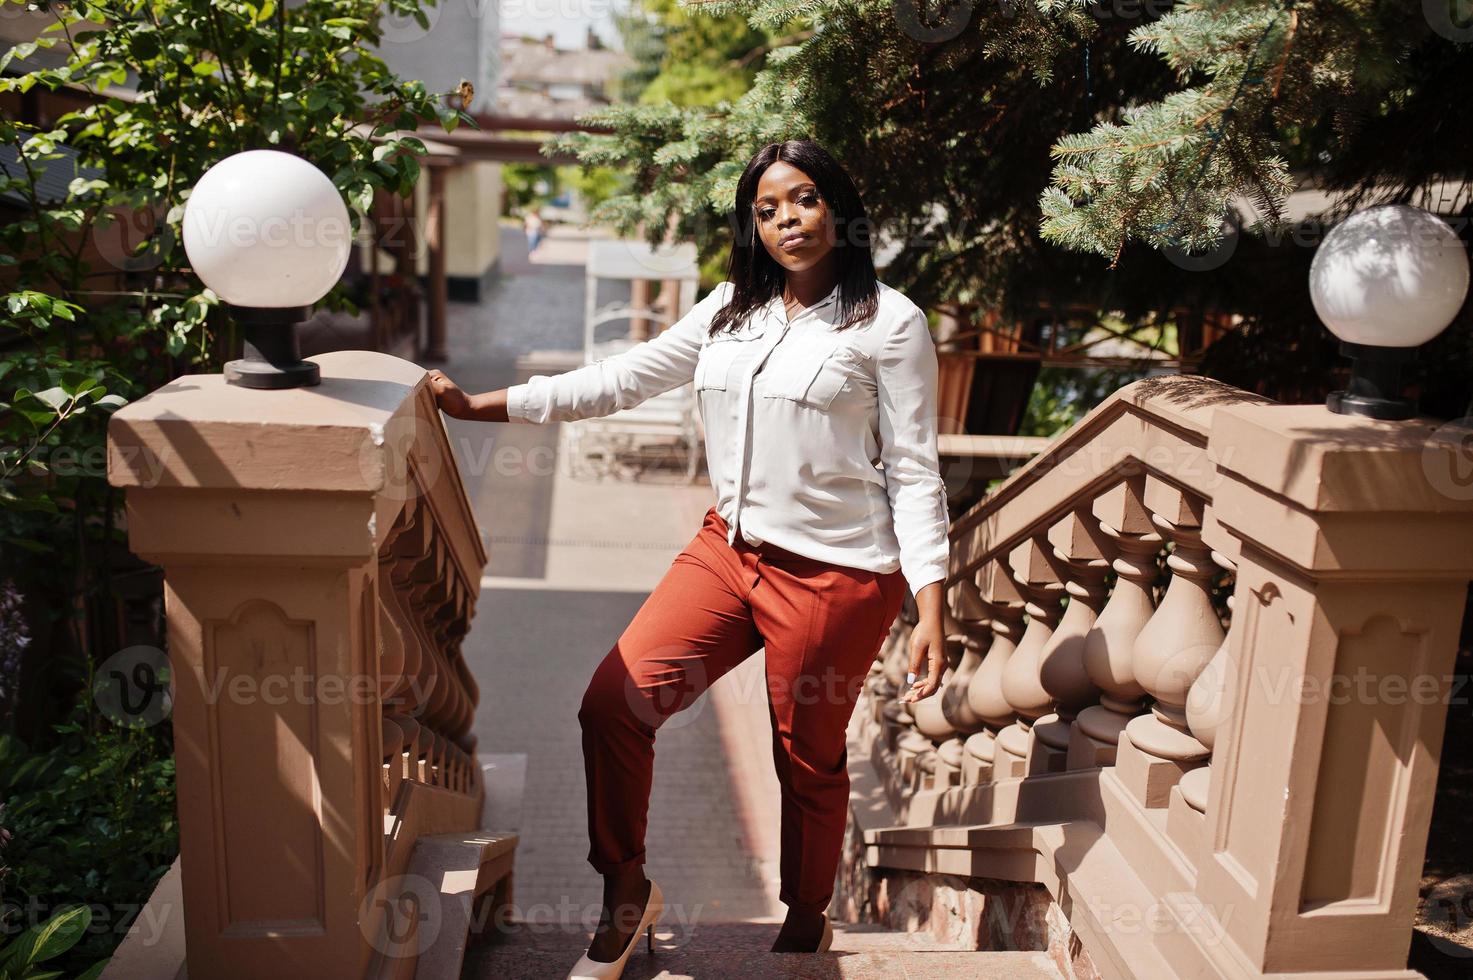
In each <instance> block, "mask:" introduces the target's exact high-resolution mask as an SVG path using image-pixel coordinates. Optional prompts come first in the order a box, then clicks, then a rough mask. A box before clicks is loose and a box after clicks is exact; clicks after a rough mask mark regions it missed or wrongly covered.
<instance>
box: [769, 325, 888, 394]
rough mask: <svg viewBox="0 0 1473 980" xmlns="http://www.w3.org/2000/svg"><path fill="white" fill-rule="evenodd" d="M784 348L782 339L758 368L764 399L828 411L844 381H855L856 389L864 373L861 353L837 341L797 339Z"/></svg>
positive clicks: (823, 337)
mask: <svg viewBox="0 0 1473 980" xmlns="http://www.w3.org/2000/svg"><path fill="white" fill-rule="evenodd" d="M785 347H788V345H787V342H786V340H785V341H784V343H782V344H779V345H778V347H777V349H776V350H774V351H773V352H772V355H771V356H770V357H769V358H768V361H767V364H766V365H765V366H764V367H763V368H762V374H761V377H763V379H764V380H763V391H762V396H763V397H764V398H786V399H789V400H791V401H796V402H800V403H802V404H804V405H807V406H809V407H811V408H817V409H819V410H821V411H828V410H829V409H831V408H832V407H833V405H834V399H835V398H837V397H838V395H839V392H841V391H843V390H844V384H845V382H848V381H850V380H855V381H856V386H855V387H858V381H859V379H860V378H861V376H862V375H863V374H864V371H863V365H864V362H865V359H866V357H865V353H864V352H863V351H862V350H860V349H859V348H857V347H855V346H854V345H853V344H850V343H848V342H847V341H845V340H843V339H841V338H837V337H834V336H832V335H816V336H811V337H800V338H797V342H796V343H794V344H793V345H792V346H791V347H790V348H788V349H786V350H785V349H784V348H785Z"/></svg>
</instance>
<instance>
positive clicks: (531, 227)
mask: <svg viewBox="0 0 1473 980" xmlns="http://www.w3.org/2000/svg"><path fill="white" fill-rule="evenodd" d="M542 227H543V226H542V214H541V212H539V211H538V210H537V209H536V208H528V209H527V213H526V215H525V216H524V217H523V218H522V228H523V230H525V231H526V233H527V254H528V255H531V254H532V253H533V252H535V251H537V246H538V245H539V244H541V242H542Z"/></svg>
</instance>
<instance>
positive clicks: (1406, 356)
mask: <svg viewBox="0 0 1473 980" xmlns="http://www.w3.org/2000/svg"><path fill="white" fill-rule="evenodd" d="M1340 353H1341V354H1344V355H1345V356H1346V357H1348V358H1350V387H1349V388H1347V389H1345V390H1343V391H1332V392H1330V396H1329V397H1328V398H1326V399H1325V407H1326V408H1328V409H1329V410H1330V411H1332V412H1335V413H1336V414H1339V415H1358V416H1361V417H1363V418H1370V419H1382V420H1384V421H1387V422H1399V421H1401V420H1402V419H1410V418H1415V417H1416V415H1417V404H1416V402H1414V401H1412V400H1411V399H1410V398H1403V397H1402V395H1401V366H1402V365H1403V364H1406V363H1408V362H1410V361H1414V360H1416V359H1417V348H1415V347H1379V346H1376V345H1373V344H1352V343H1350V342H1349V341H1341V342H1340Z"/></svg>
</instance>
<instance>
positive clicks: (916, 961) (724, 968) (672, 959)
mask: <svg viewBox="0 0 1473 980" xmlns="http://www.w3.org/2000/svg"><path fill="white" fill-rule="evenodd" d="M778 928H779V924H778V923H776V922H717V923H710V924H705V925H697V926H687V925H675V926H673V927H669V928H666V929H663V930H662V929H659V928H657V929H656V930H655V952H654V954H653V955H651V954H650V953H649V952H648V951H647V950H646V949H645V947H644V945H643V943H641V944H640V945H639V946H637V947H636V948H635V950H634V953H633V954H632V955H631V956H630V958H629V963H628V965H627V966H626V967H625V969H624V978H625V980H652V978H660V980H677V978H684V977H689V978H693V980H759V978H765V977H803V978H805V980H829V978H833V980H839V978H843V980H869V978H874V980H882V978H883V980H897V978H904V980H953V978H959V977H968V978H975V980H994V978H995V980H1060V978H1061V976H1062V974H1060V973H1059V971H1058V969H1057V968H1056V967H1055V966H1054V963H1053V961H1052V960H1051V959H1050V958H1049V956H1048V954H1047V953H1041V952H1024V953H1015V952H972V951H965V950H958V949H955V948H954V947H950V946H946V945H943V944H941V943H938V942H936V941H935V940H934V939H932V938H931V937H930V936H929V935H928V934H926V933H923V932H922V933H904V932H894V931H891V930H888V929H885V928H883V927H881V926H876V925H855V924H849V923H835V924H834V943H833V947H832V949H830V950H829V951H828V952H826V953H770V952H768V951H767V950H768V947H769V946H771V945H772V941H773V939H774V938H775V937H776V936H777V932H778ZM588 940H589V933H588V932H587V931H585V930H583V929H581V928H573V927H569V926H563V925H556V924H537V923H525V922H516V923H512V924H511V925H509V926H507V927H506V929H505V931H502V932H496V931H492V932H491V933H490V934H489V935H488V936H487V937H486V938H485V939H483V940H481V941H480V942H478V943H477V944H475V945H474V946H472V947H471V948H470V949H469V950H468V951H467V953H466V958H465V967H464V970H463V972H462V974H461V976H462V977H466V978H474V980H562V978H563V977H565V976H567V972H568V970H569V968H571V967H572V965H573V964H574V963H575V962H577V960H578V957H579V956H580V955H581V954H582V953H583V951H584V950H585V949H586V948H587V945H588Z"/></svg>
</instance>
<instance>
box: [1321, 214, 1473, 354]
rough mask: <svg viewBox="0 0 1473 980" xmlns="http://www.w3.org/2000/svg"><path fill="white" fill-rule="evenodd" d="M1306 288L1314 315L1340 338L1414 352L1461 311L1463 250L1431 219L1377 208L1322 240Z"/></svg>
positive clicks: (1464, 273)
mask: <svg viewBox="0 0 1473 980" xmlns="http://www.w3.org/2000/svg"><path fill="white" fill-rule="evenodd" d="M1309 288H1310V297H1311V299H1312V300H1313V302H1314V309H1315V312H1316V313H1317V314H1319V318H1320V319H1321V320H1322V321H1324V324H1325V326H1326V327H1329V329H1330V332H1331V333H1333V334H1334V335H1335V336H1336V337H1339V338H1340V339H1341V340H1343V341H1345V342H1347V343H1351V344H1366V345H1371V346H1377V347H1418V346H1420V345H1422V344H1425V343H1426V342H1427V341H1429V340H1431V339H1432V338H1433V337H1436V336H1437V335H1438V334H1439V333H1441V332H1442V331H1443V330H1444V329H1445V328H1446V327H1447V325H1448V324H1449V323H1451V322H1452V319H1453V317H1454V316H1456V315H1457V312H1458V310H1459V309H1460V308H1461V307H1462V305H1463V299H1464V297H1465V296H1466V295H1467V293H1468V253H1467V250H1466V249H1465V248H1464V247H1463V243H1462V242H1461V241H1460V240H1459V239H1458V236H1457V234H1456V233H1455V232H1454V231H1453V230H1452V228H1450V227H1449V226H1448V224H1447V222H1445V221H1443V220H1442V219H1441V218H1439V217H1437V216H1436V215H1435V214H1432V213H1431V212H1428V211H1423V210H1422V209H1421V208H1414V207H1410V206H1408V205H1405V204H1383V205H1379V206H1377V207H1373V208H1368V209H1366V210H1364V211H1358V212H1356V213H1355V214H1353V215H1351V216H1350V217H1348V218H1346V219H1345V220H1344V221H1342V222H1341V223H1340V224H1338V225H1336V226H1335V227H1334V229H1332V230H1331V231H1330V233H1329V234H1328V235H1326V236H1325V240H1324V241H1323V242H1322V243H1320V247H1319V250H1318V251H1317V252H1315V256H1314V261H1313V262H1312V263H1311V264H1310V267H1309Z"/></svg>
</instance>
